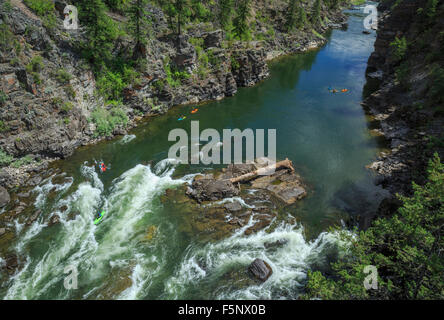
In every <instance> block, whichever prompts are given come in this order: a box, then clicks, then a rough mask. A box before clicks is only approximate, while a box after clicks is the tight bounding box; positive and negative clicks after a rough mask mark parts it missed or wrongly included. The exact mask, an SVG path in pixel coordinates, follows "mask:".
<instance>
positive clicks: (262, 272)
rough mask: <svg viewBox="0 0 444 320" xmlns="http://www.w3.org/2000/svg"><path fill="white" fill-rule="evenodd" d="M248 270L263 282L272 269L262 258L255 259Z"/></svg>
mask: <svg viewBox="0 0 444 320" xmlns="http://www.w3.org/2000/svg"><path fill="white" fill-rule="evenodd" d="M248 270H249V271H250V272H251V273H252V274H253V275H254V276H255V277H256V278H257V279H259V280H261V281H263V282H265V281H267V279H268V278H269V277H270V276H271V275H272V273H273V269H272V268H271V267H270V265H269V264H268V263H267V262H265V261H264V260H262V259H255V260H254V261H253V262H252V263H251V264H250V266H249V267H248Z"/></svg>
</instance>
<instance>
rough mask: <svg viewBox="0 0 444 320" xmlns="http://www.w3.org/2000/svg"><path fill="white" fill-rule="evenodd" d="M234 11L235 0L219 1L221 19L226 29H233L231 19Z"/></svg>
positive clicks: (221, 23)
mask: <svg viewBox="0 0 444 320" xmlns="http://www.w3.org/2000/svg"><path fill="white" fill-rule="evenodd" d="M233 12H234V0H220V1H219V21H220V25H221V26H222V28H223V29H224V30H225V31H229V30H231V27H232V24H231V19H232V16H233Z"/></svg>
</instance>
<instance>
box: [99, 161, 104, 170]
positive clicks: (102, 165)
mask: <svg viewBox="0 0 444 320" xmlns="http://www.w3.org/2000/svg"><path fill="white" fill-rule="evenodd" d="M99 167H100V171H102V172H105V171H106V166H105V164H104V163H103V162H100V164H99Z"/></svg>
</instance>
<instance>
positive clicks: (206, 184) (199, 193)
mask: <svg viewBox="0 0 444 320" xmlns="http://www.w3.org/2000/svg"><path fill="white" fill-rule="evenodd" d="M187 194H188V195H189V196H190V197H192V198H194V199H196V200H197V201H198V202H203V201H216V200H221V199H224V198H230V197H233V196H237V195H239V190H238V189H237V188H236V187H235V186H234V185H233V184H232V183H231V182H230V181H229V180H216V179H214V178H212V177H204V178H202V179H195V180H194V181H193V184H192V186H191V188H189V189H188V192H187Z"/></svg>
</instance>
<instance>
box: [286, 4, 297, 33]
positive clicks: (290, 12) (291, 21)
mask: <svg viewBox="0 0 444 320" xmlns="http://www.w3.org/2000/svg"><path fill="white" fill-rule="evenodd" d="M298 10H299V8H298V6H297V0H289V1H288V8H287V22H286V26H287V31H292V30H293V29H294V28H296V25H297V23H298V19H299V16H298Z"/></svg>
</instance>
